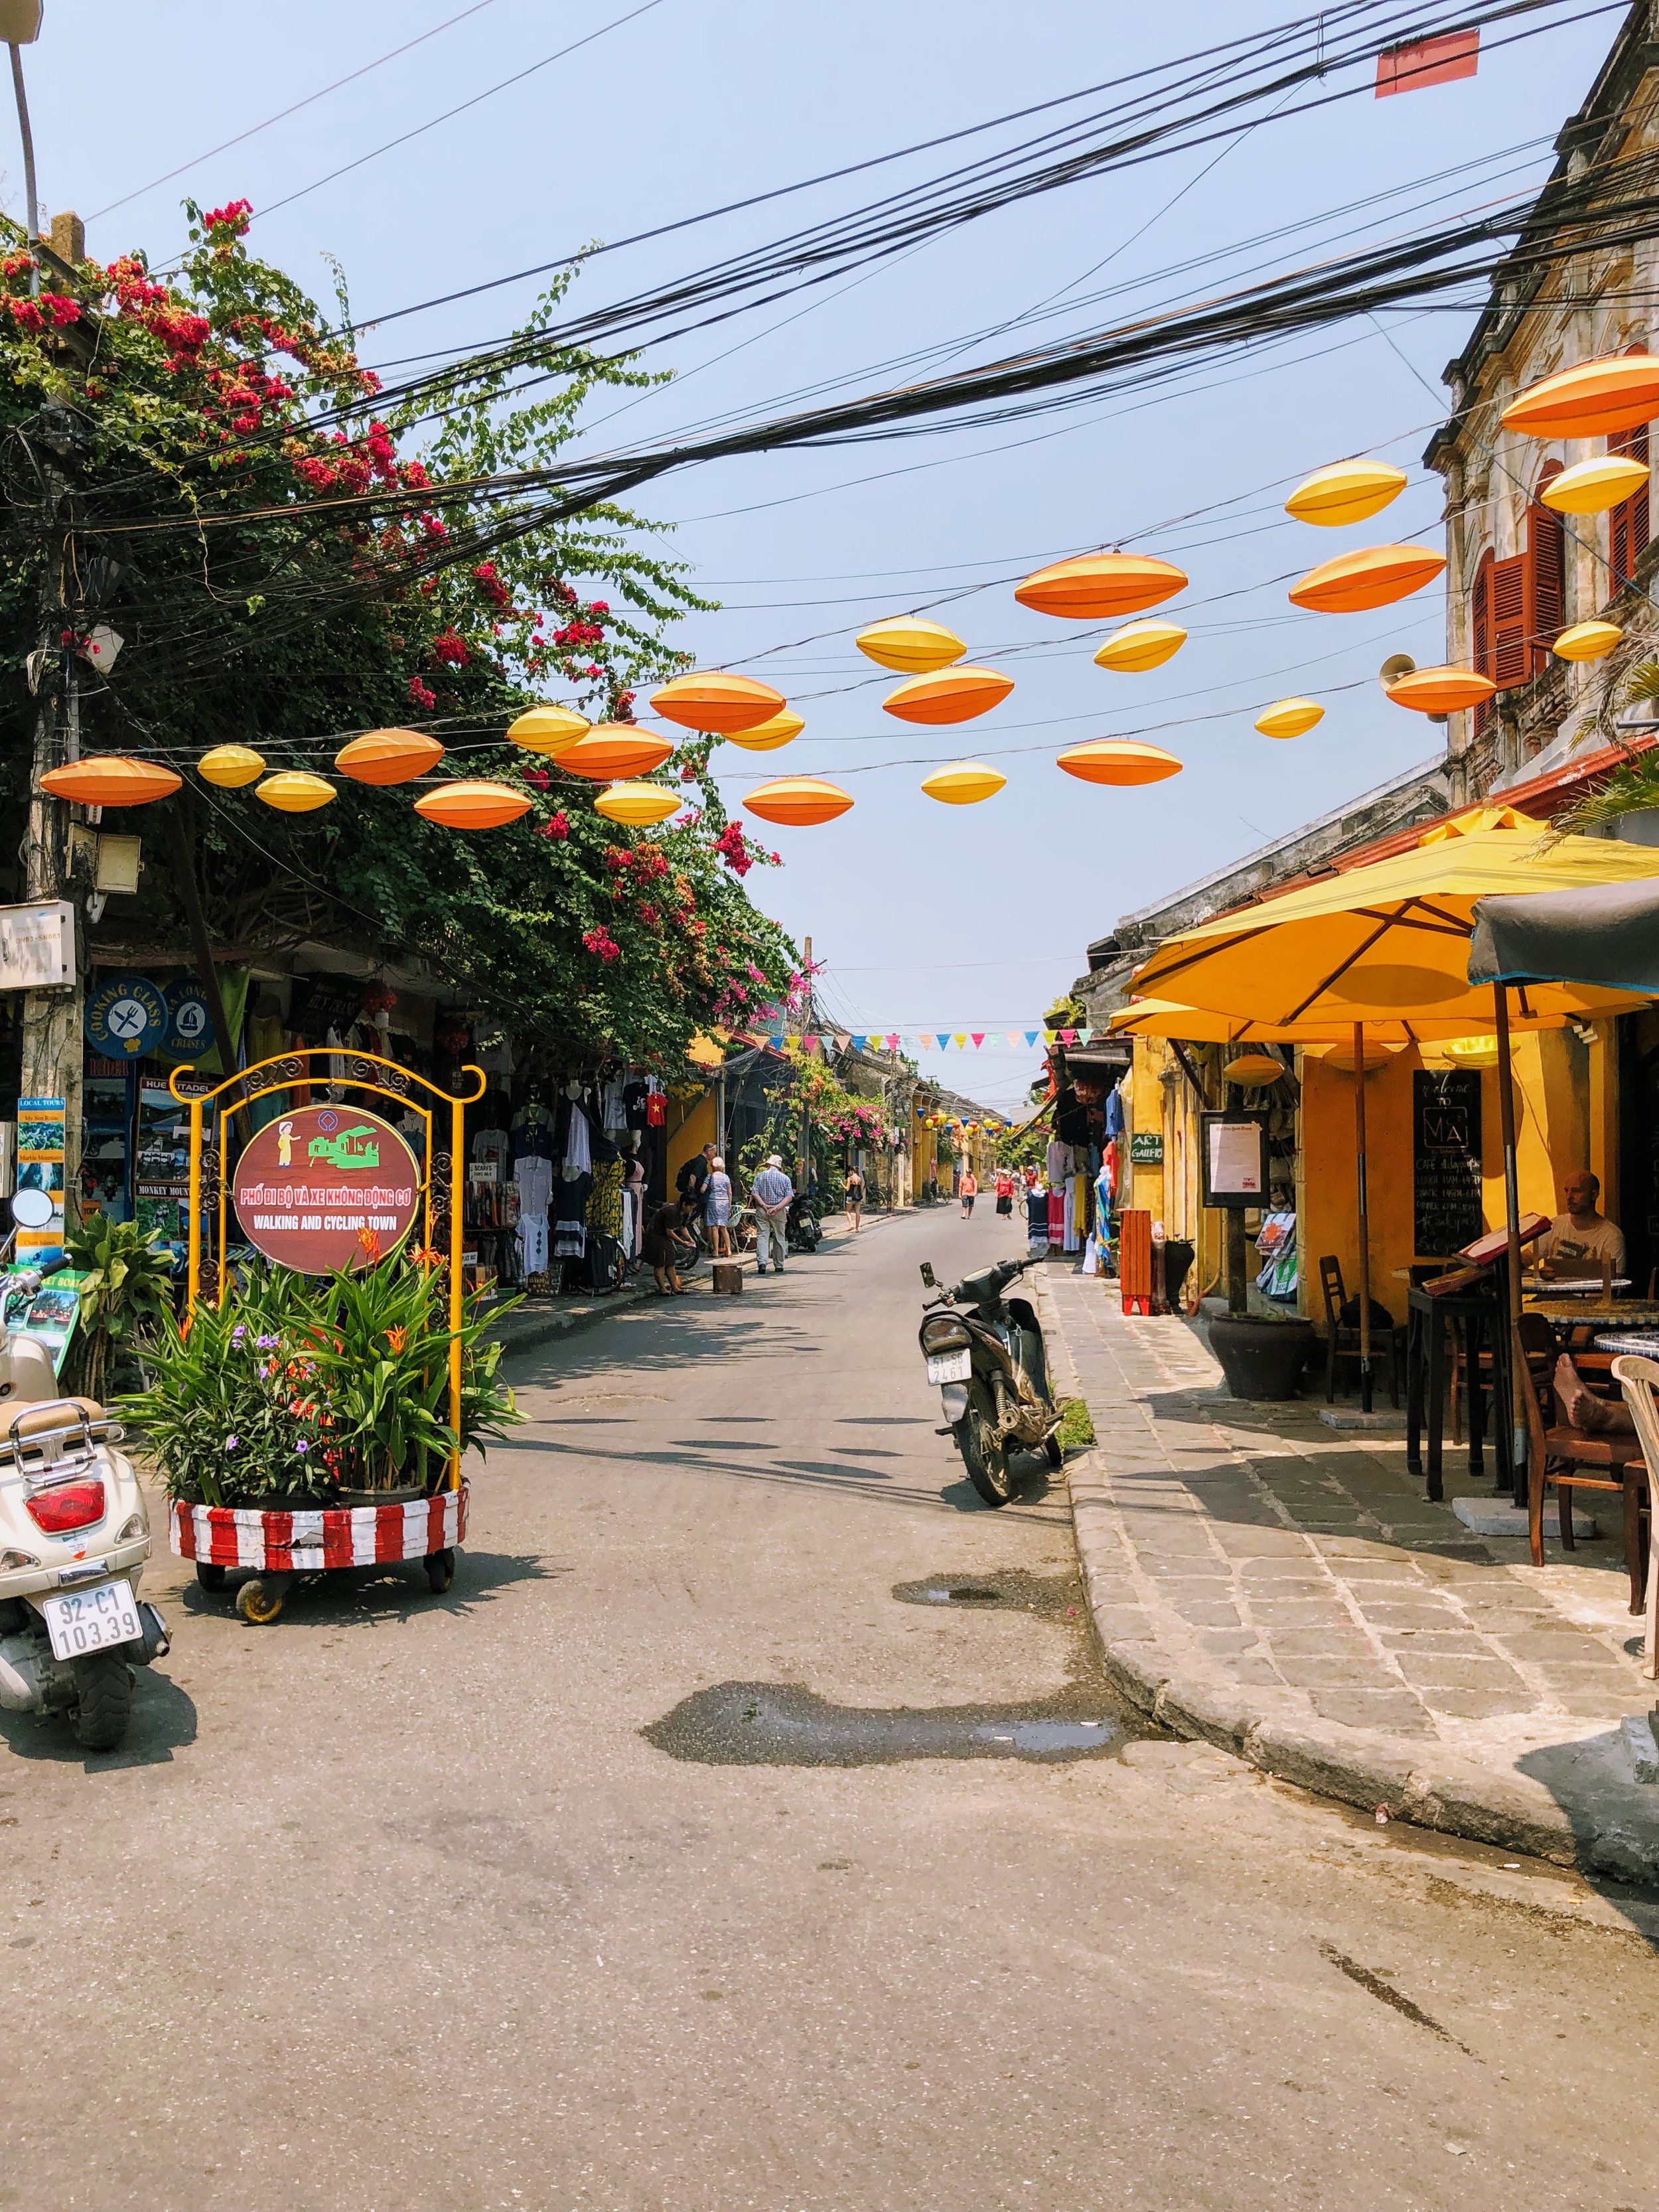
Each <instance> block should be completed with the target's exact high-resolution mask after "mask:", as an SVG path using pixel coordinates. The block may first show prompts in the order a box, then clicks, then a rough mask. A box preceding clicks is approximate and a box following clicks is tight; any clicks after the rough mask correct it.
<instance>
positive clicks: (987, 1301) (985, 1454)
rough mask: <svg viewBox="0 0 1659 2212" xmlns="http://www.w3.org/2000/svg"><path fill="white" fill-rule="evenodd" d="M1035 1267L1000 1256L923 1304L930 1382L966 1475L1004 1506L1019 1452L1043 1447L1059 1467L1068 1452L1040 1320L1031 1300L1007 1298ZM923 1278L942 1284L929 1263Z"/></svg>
mask: <svg viewBox="0 0 1659 2212" xmlns="http://www.w3.org/2000/svg"><path fill="white" fill-rule="evenodd" d="M1030 1265H1031V1262H1030V1260H1000V1261H998V1262H997V1264H996V1265H995V1266H994V1267H981V1269H980V1270H979V1271H978V1273H975V1274H972V1275H964V1276H963V1279H962V1280H961V1281H960V1282H959V1283H957V1284H956V1285H954V1286H953V1287H952V1288H951V1289H950V1290H946V1291H939V1295H938V1297H932V1298H928V1299H927V1301H926V1302H925V1304H924V1306H923V1311H924V1312H925V1313H926V1314H927V1320H925V1321H924V1322H922V1324H921V1329H920V1331H919V1332H918V1341H919V1342H920V1343H921V1350H922V1356H923V1358H925V1359H926V1360H927V1380H928V1381H929V1382H930V1383H937V1384H938V1385H939V1398H940V1401H941V1403H942V1404H943V1407H944V1409H945V1420H946V1421H947V1422H948V1423H949V1425H950V1432H951V1435H952V1436H953V1437H955V1439H956V1445H957V1450H958V1451H959V1452H960V1453H961V1454H962V1463H963V1466H964V1467H965V1468H967V1470H968V1480H969V1482H971V1483H972V1484H973V1486H974V1487H975V1490H976V1491H977V1492H979V1494H980V1496H981V1498H983V1499H984V1500H985V1502H986V1504H987V1505H1006V1504H1007V1503H1008V1500H1009V1498H1011V1497H1012V1495H1013V1480H1012V1474H1011V1472H1010V1464H1009V1463H1010V1462H1011V1460H1012V1456H1013V1455H1014V1453H1015V1452H1017V1451H1030V1452H1041V1453H1042V1455H1044V1457H1046V1459H1047V1460H1048V1464H1049V1466H1050V1467H1056V1468H1057V1467H1058V1466H1059V1465H1060V1462H1061V1459H1062V1457H1063V1453H1062V1450H1061V1447H1060V1437H1059V1435H1058V1434H1057V1431H1058V1430H1059V1427H1060V1408H1059V1407H1057V1406H1056V1405H1055V1403H1054V1397H1053V1394H1052V1392H1051V1391H1050V1389H1049V1384H1048V1360H1047V1358H1046V1357H1045V1355H1044V1352H1043V1345H1042V1323H1041V1322H1039V1321H1038V1319H1037V1317H1036V1308H1035V1307H1034V1306H1033V1305H1032V1304H1030V1300H1029V1299H1027V1298H1007V1297H1004V1295H1003V1293H1004V1292H1005V1291H1006V1289H1007V1287H1008V1285H1010V1284H1011V1283H1012V1282H1015V1281H1017V1280H1018V1278H1019V1277H1020V1276H1021V1275H1023V1274H1024V1272H1025V1270H1026V1269H1027V1267H1030ZM921 1279H922V1281H923V1283H924V1284H925V1285H927V1288H928V1289H929V1290H930V1291H932V1290H936V1289H938V1279H937V1278H936V1277H935V1275H934V1273H933V1268H932V1267H931V1266H930V1265H929V1264H928V1262H927V1261H925V1260H924V1261H922V1263H921ZM940 1307H944V1308H946V1309H948V1310H946V1311H944V1312H940V1311H939V1310H937V1309H939V1308H940Z"/></svg>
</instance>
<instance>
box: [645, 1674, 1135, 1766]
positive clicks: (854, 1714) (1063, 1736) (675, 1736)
mask: <svg viewBox="0 0 1659 2212" xmlns="http://www.w3.org/2000/svg"><path fill="white" fill-rule="evenodd" d="M640 1733H641V1735H643V1736H644V1738H645V1740H646V1741H647V1743H649V1744H653V1745H654V1746H655V1747H656V1748H657V1749H658V1750H659V1751H665V1752H666V1753H668V1755H669V1757H670V1758H671V1759H689V1760H692V1761H695V1762H696V1764H698V1765H703V1766H881V1765H890V1764H892V1763H894V1762H895V1761H896V1760H900V1759H1036V1760H1040V1761H1042V1762H1044V1763H1052V1762H1055V1761H1060V1760H1065V1759H1091V1758H1098V1757H1099V1756H1100V1754H1101V1753H1103V1752H1109V1751H1115V1750H1116V1749H1117V1747H1118V1746H1119V1745H1120V1744H1121V1742H1122V1741H1123V1740H1124V1737H1125V1735H1127V1729H1126V1727H1125V1725H1124V1723H1123V1722H1122V1721H1121V1719H1120V1718H1119V1717H1118V1716H1117V1715H1116V1714H1115V1713H1114V1712H1110V1711H1103V1710H1102V1709H1101V1707H1100V1705H1098V1703H1097V1701H1096V1700H1094V1699H1090V1698H1088V1697H1086V1696H1085V1695H1082V1694H1080V1693H1079V1692H1078V1691H1076V1690H1070V1689H1068V1690H1063V1691H1061V1692H1060V1694H1059V1695H1058V1696H1057V1697H1052V1698H1042V1699H1030V1700H1028V1701H1025V1702H1024V1703H1020V1704H1016V1705H941V1706H936V1707H933V1708H932V1709H928V1708H924V1707H920V1706H914V1705H895V1706H888V1707H870V1706H865V1705H831V1704H830V1703H829V1699H825V1698H820V1697H817V1695H815V1694H814V1692H812V1691H811V1690H803V1689H799V1688H796V1687H794V1686H792V1685H790V1684H787V1683H782V1682H716V1683H714V1684H712V1685H711V1686H709V1687H708V1689H706V1690H698V1691H696V1692H695V1693H694V1694H693V1695H692V1696H690V1697H689V1698H685V1699H682V1700H681V1702H680V1703H679V1704H678V1705H676V1706H675V1707H674V1710H673V1711H672V1712H670V1713H665V1715H664V1716H663V1717H662V1719H661V1720H659V1721H653V1723H651V1725H650V1727H649V1728H646V1729H641V1731H640Z"/></svg>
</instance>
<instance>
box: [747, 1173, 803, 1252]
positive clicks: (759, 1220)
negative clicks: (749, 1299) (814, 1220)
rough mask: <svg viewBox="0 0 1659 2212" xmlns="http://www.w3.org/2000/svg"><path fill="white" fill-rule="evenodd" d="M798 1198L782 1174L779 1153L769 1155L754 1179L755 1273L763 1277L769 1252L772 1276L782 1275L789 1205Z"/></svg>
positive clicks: (792, 1186)
mask: <svg viewBox="0 0 1659 2212" xmlns="http://www.w3.org/2000/svg"><path fill="white" fill-rule="evenodd" d="M794 1195H795V1186H794V1184H793V1183H792V1182H790V1180H789V1178H788V1176H787V1175H786V1174H785V1173H784V1171H783V1159H782V1157H781V1154H780V1153H777V1152H772V1153H770V1154H769V1155H768V1158H767V1162H766V1165H765V1166H764V1167H763V1169H762V1170H761V1171H760V1173H759V1174H758V1175H757V1176H756V1177H755V1185H754V1199H755V1272H756V1273H757V1274H760V1275H763V1274H764V1273H766V1261H767V1255H768V1253H769V1252H770V1254H771V1257H772V1273H774V1274H775V1275H781V1273H783V1255H784V1250H785V1247H786V1245H787V1234H786V1232H787V1228H788V1223H789V1205H790V1201H791V1200H792V1199H793V1197H794Z"/></svg>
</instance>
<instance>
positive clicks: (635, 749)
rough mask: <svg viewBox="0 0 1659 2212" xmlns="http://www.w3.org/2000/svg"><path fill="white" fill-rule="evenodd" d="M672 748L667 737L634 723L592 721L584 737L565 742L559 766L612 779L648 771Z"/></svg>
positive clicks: (595, 777)
mask: <svg viewBox="0 0 1659 2212" xmlns="http://www.w3.org/2000/svg"><path fill="white" fill-rule="evenodd" d="M673 750H674V747H673V744H672V741H671V739H669V738H665V737H661V736H659V734H658V732H656V731H655V730H642V729H641V728H640V726H638V724H637V723H635V722H596V723H595V724H594V726H593V727H592V729H591V730H590V731H589V732H588V733H587V735H586V737H585V738H577V740H576V742H575V744H574V745H567V746H566V748H565V750H563V752H562V753H561V754H560V755H559V766H560V767H561V768H562V769H566V770H567V771H568V773H569V774H570V775H586V776H591V777H592V780H593V781H594V782H595V783H613V782H614V781H616V779H617V777H618V776H623V775H629V776H632V775H650V774H651V773H652V771H653V769H659V768H660V767H661V766H662V764H663V763H664V762H665V760H666V759H667V758H668V756H669V755H670V754H671V752H672V751H673Z"/></svg>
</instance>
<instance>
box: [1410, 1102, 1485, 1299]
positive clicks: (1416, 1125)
mask: <svg viewBox="0 0 1659 2212" xmlns="http://www.w3.org/2000/svg"><path fill="white" fill-rule="evenodd" d="M1412 1191H1413V1217H1414V1226H1413V1238H1412V1243H1413V1250H1414V1251H1415V1252H1416V1254H1417V1255H1418V1257H1419V1259H1424V1260H1431V1259H1435V1260H1438V1259H1448V1258H1449V1257H1450V1256H1451V1255H1452V1254H1453V1253H1455V1252H1461V1251H1462V1249H1463V1247H1464V1245H1466V1244H1472V1243H1474V1240H1475V1238H1476V1237H1478V1236H1480V1231H1481V1229H1482V1228H1483V1226H1484V1224H1483V1222H1482V1220H1481V1218H1480V1074H1479V1072H1478V1071H1477V1070H1475V1069H1473V1068H1467V1067H1458V1068H1448V1069H1446V1070H1445V1071H1444V1072H1441V1071H1439V1070H1437V1069H1433V1068H1426V1067H1419V1068H1417V1069H1414V1070H1413V1074H1412Z"/></svg>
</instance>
